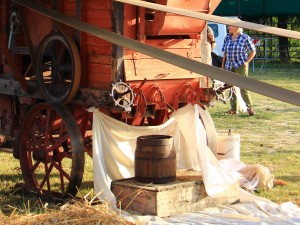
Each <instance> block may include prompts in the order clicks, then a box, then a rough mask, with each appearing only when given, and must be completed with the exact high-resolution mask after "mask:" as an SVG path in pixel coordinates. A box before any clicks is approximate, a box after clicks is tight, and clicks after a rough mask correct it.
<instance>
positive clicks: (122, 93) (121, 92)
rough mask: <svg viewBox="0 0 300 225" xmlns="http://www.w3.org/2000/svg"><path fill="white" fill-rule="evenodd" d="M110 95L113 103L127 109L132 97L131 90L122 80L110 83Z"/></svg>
mask: <svg viewBox="0 0 300 225" xmlns="http://www.w3.org/2000/svg"><path fill="white" fill-rule="evenodd" d="M111 96H112V98H113V100H114V102H115V105H117V106H119V107H122V108H124V109H128V108H129V107H130V106H131V105H132V103H133V99H134V95H133V90H132V89H131V88H130V87H129V85H128V84H126V83H124V82H118V83H116V84H112V90H111Z"/></svg>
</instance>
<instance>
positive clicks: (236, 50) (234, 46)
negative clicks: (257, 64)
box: [222, 33, 255, 70]
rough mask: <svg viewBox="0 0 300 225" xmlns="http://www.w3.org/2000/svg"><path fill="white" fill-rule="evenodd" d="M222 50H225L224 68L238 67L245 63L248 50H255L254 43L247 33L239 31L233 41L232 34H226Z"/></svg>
mask: <svg viewBox="0 0 300 225" xmlns="http://www.w3.org/2000/svg"><path fill="white" fill-rule="evenodd" d="M222 51H223V52H226V63H225V69H227V70H232V67H234V68H239V67H240V66H241V65H243V64H244V63H245V61H246V60H247V59H248V52H249V53H250V52H252V51H255V45H254V44H253V42H252V40H251V38H250V37H249V36H248V35H247V34H244V33H240V34H239V35H238V36H237V37H236V39H235V41H234V42H233V41H232V34H227V36H226V37H225V39H224V44H223V48H222Z"/></svg>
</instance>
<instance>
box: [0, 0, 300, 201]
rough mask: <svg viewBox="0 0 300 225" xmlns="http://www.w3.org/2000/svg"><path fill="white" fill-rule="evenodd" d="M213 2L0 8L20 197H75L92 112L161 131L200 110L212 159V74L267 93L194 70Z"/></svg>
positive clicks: (4, 96) (5, 124) (2, 129)
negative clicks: (184, 112)
mask: <svg viewBox="0 0 300 225" xmlns="http://www.w3.org/2000/svg"><path fill="white" fill-rule="evenodd" d="M219 2H220V0H176V1H175V0H147V1H139V0H128V1H123V0H86V1H80V0H11V1H10V0H2V1H0V11H1V14H0V104H1V107H0V121H1V123H0V124H1V126H0V134H1V133H2V134H4V135H6V136H7V139H8V140H9V137H11V138H12V140H13V141H12V142H13V145H14V157H15V158H17V159H19V160H20V165H21V170H22V174H23V177H24V180H25V186H26V188H27V189H30V190H32V191H34V192H37V193H40V194H47V193H58V194H59V195H61V196H67V195H76V193H77V191H78V188H79V187H80V185H81V182H82V177H83V171H84V152H87V153H89V155H92V153H91V152H92V132H91V129H92V115H91V113H89V112H88V111H87V110H86V109H87V108H88V107H90V106H95V107H97V108H99V110H100V111H102V112H104V113H106V114H108V115H109V116H111V117H114V118H116V119H118V120H121V121H123V122H124V123H127V124H130V125H134V126H145V125H159V124H162V123H163V122H165V121H166V120H167V119H168V118H169V116H170V114H171V113H172V112H173V111H175V110H177V109H178V108H180V107H182V106H184V105H186V104H188V103H192V104H199V105H200V106H201V107H202V109H203V110H202V111H201V112H200V117H201V119H202V121H203V124H204V126H205V129H206V131H207V140H208V145H209V147H210V148H211V150H212V151H213V152H214V153H215V152H216V137H215V127H214V124H213V122H212V120H211V117H210V115H209V113H208V112H207V109H206V107H205V106H204V105H206V104H207V103H209V102H210V101H211V100H213V99H214V97H215V93H214V92H213V91H212V89H211V88H209V78H208V76H210V73H211V77H213V78H218V79H219V80H224V81H227V82H229V83H232V84H237V85H242V86H243V84H245V83H247V84H249V85H250V86H251V85H252V86H251V87H249V86H248V87H249V89H252V90H254V91H256V92H258V93H262V94H265V93H267V92H264V91H261V92H260V88H256V89H255V87H254V86H255V84H256V83H255V81H251V80H250V81H249V80H247V79H246V78H245V79H244V78H241V79H239V78H238V79H237V81H235V78H236V77H235V76H234V75H233V74H232V73H230V72H227V73H228V74H227V73H226V72H223V73H224V74H225V75H228V76H227V77H226V78H224V79H222V76H218V74H222V72H220V71H221V70H219V69H218V68H213V67H210V66H209V65H204V64H202V63H200V62H201V61H203V59H204V57H206V56H207V54H210V53H207V52H206V51H205V40H206V26H207V24H206V21H205V20H207V19H209V18H211V17H205V16H210V15H209V14H211V13H212V12H213V11H214V9H215V8H216V7H217V5H218V4H219ZM199 16H200V17H201V16H202V17H203V16H204V18H202V20H200V19H201V18H200V19H199V18H198V17H199ZM203 19H205V20H203ZM216 22H219V21H216ZM224 23H227V24H232V23H234V22H232V20H225V22H224ZM286 35H290V36H289V37H291V36H292V37H294V36H293V35H294V34H286ZM202 72H203V73H202ZM204 75H205V76H204ZM237 82H238V83H237ZM243 82H244V83H243ZM252 87H253V88H252ZM275 90H277V89H275ZM277 93H278V92H277ZM280 94H281V92H279V95H280ZM288 94H291V93H290V92H288ZM292 94H293V93H292ZM294 95H295V97H294V99H297V98H298V97H299V95H297V94H295V93H294ZM272 97H275V98H277V97H278V96H277V95H276V94H274V95H272ZM278 98H279V99H282V98H280V97H278ZM292 99H293V97H292ZM282 100H285V98H283V99H282ZM295 101H296V103H295ZM295 101H294V102H293V101H292V102H291V103H294V104H298V103H297V100H295Z"/></svg>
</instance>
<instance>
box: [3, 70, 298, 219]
mask: <svg viewBox="0 0 300 225" xmlns="http://www.w3.org/2000/svg"><path fill="white" fill-rule="evenodd" d="M256 65H257V64H256ZM257 66H258V68H259V67H260V66H259V64H258V65H257ZM250 76H251V77H253V78H255V79H259V80H262V81H265V82H268V83H272V84H275V85H278V86H281V87H285V88H288V89H292V90H295V91H298V92H300V66H299V65H298V64H290V65H287V66H285V67H283V66H282V65H270V64H267V67H266V69H265V70H263V71H262V73H260V71H259V69H256V72H255V73H250ZM251 94H252V98H253V103H254V109H255V111H256V113H257V115H255V116H253V117H248V116H247V114H240V115H224V112H225V111H227V110H228V109H229V104H228V103H227V104H226V105H225V104H223V103H220V102H218V103H217V104H216V105H215V106H214V107H211V108H209V111H210V113H211V115H212V117H213V120H214V122H215V125H216V128H217V132H219V133H222V132H227V131H228V129H229V128H231V129H232V131H233V132H235V133H239V134H240V135H241V161H243V162H244V163H246V164H249V165H252V164H261V165H263V166H266V167H268V168H269V169H270V171H271V173H272V174H274V175H275V178H276V179H283V180H285V181H287V182H288V183H289V184H288V185H287V186H275V187H274V188H273V189H271V190H269V191H260V192H259V193H257V194H258V195H260V196H262V197H266V198H268V199H270V200H272V201H275V202H277V203H282V202H286V201H292V202H294V203H296V204H297V205H298V206H300V191H299V187H300V118H299V116H300V115H299V112H300V107H298V106H294V105H290V104H287V103H283V102H280V101H277V100H274V99H271V98H269V97H265V96H261V95H259V94H256V93H251ZM0 162H1V166H0V210H1V211H2V212H3V213H4V214H6V215H10V214H12V213H18V214H28V213H29V212H35V213H42V212H45V211H47V209H46V208H45V204H49V205H48V206H47V208H50V209H58V208H59V204H57V203H55V202H52V201H49V199H39V198H37V197H35V196H28V195H23V194H22V193H18V194H13V193H14V191H15V190H16V189H15V188H14V186H15V184H16V183H22V182H23V179H22V176H21V171H20V166H19V162H18V160H16V159H14V158H13V156H12V154H10V153H4V152H0ZM93 179H94V178H93V164H92V159H91V158H90V157H89V156H87V155H86V163H85V174H84V180H83V184H82V187H81V189H80V192H79V194H78V196H79V197H80V196H83V195H85V194H86V193H88V192H89V191H90V190H92V188H93Z"/></svg>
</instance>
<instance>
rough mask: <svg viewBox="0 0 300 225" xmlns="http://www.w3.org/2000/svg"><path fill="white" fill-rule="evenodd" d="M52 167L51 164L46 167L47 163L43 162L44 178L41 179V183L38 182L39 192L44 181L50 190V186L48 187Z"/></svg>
mask: <svg viewBox="0 0 300 225" xmlns="http://www.w3.org/2000/svg"><path fill="white" fill-rule="evenodd" d="M52 169H53V165H52V164H51V165H50V167H49V169H48V164H47V163H45V176H44V179H43V180H42V182H41V184H40V187H39V191H40V192H41V191H42V189H43V187H44V185H45V183H46V182H47V188H48V191H49V192H50V191H51V187H50V180H49V179H50V173H51V171H52Z"/></svg>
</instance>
